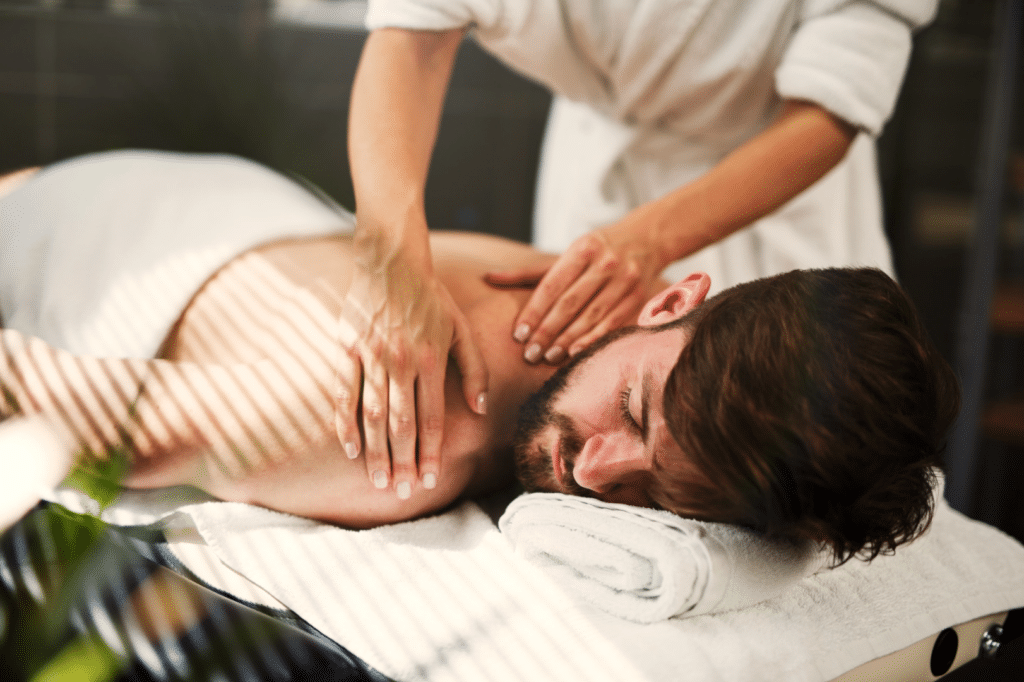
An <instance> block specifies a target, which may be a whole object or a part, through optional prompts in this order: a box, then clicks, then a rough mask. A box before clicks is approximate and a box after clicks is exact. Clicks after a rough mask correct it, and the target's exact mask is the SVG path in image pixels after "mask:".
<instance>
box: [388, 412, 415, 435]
mask: <svg viewBox="0 0 1024 682" xmlns="http://www.w3.org/2000/svg"><path fill="white" fill-rule="evenodd" d="M390 428H391V435H392V437H393V438H394V439H396V440H399V441H402V442H405V441H408V440H411V439H412V438H413V437H415V435H416V420H414V419H413V418H412V417H410V416H409V415H407V414H399V415H393V416H392V418H391V423H390Z"/></svg>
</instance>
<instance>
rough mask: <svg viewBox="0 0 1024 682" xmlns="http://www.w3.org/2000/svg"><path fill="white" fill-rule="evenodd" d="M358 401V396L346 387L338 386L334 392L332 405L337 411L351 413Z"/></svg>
mask: <svg viewBox="0 0 1024 682" xmlns="http://www.w3.org/2000/svg"><path fill="white" fill-rule="evenodd" d="M358 401H359V396H358V394H356V392H355V391H353V390H352V389H350V388H348V387H347V386H339V387H337V388H336V389H335V390H334V404H335V405H336V406H337V408H338V409H339V410H342V411H344V412H351V411H352V410H354V409H355V406H356V404H357V402H358Z"/></svg>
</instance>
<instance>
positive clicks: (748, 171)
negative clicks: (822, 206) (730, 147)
mask: <svg viewBox="0 0 1024 682" xmlns="http://www.w3.org/2000/svg"><path fill="white" fill-rule="evenodd" d="M856 134H857V130H856V128H854V127H853V126H851V125H850V124H848V123H846V122H845V121H842V120H841V119H839V118H837V117H835V116H834V115H833V114H831V113H829V112H828V111H826V110H825V109H823V108H821V107H819V106H817V105H815V104H811V103H807V102H787V103H786V106H785V108H784V110H783V112H782V113H781V114H780V115H779V117H778V118H777V119H776V120H775V121H774V122H773V123H772V124H771V125H770V126H769V127H768V128H766V129H765V130H764V131H763V132H761V133H760V134H758V135H757V136H755V137H753V138H751V139H750V140H748V141H747V142H746V143H744V144H743V145H741V146H740V147H738V148H737V149H736V150H735V151H733V152H732V153H731V154H729V155H728V156H726V157H725V158H724V159H722V161H720V162H719V163H718V164H717V165H716V166H715V167H714V168H712V169H711V170H710V171H708V172H707V173H706V174H705V175H704V176H702V177H701V178H699V179H697V180H695V181H694V182H692V183H690V184H688V185H684V186H683V187H680V188H679V189H677V190H675V191H674V192H671V193H670V194H668V195H666V196H664V197H662V198H661V199H658V200H656V201H653V202H650V203H649V204H645V205H644V206H641V207H640V208H638V209H636V213H637V214H638V215H637V216H635V217H636V218H638V219H641V220H642V221H643V224H645V225H646V226H647V228H646V230H647V231H648V234H649V236H650V237H651V238H652V243H654V244H660V245H661V246H660V252H661V256H662V260H663V261H664V262H663V265H668V264H669V263H671V262H672V261H674V260H677V259H679V258H683V257H685V256H688V255H689V254H691V253H694V252H696V251H698V250H700V249H702V248H704V247H705V246H708V245H710V244H713V243H715V242H717V241H720V240H722V239H724V238H725V237H728V236H729V235H730V234H732V233H733V232H736V231H737V230H739V229H742V228H744V227H746V226H747V225H750V224H751V223H752V222H754V221H756V220H758V219H760V218H763V217H764V216H766V215H768V214H770V213H771V212H773V211H775V210H776V209H778V208H780V207H781V206H782V205H784V204H785V203H786V202H788V201H789V200H790V199H793V198H794V197H796V196H797V195H798V194H800V193H801V192H803V191H804V190H805V189H807V188H808V187H810V186H811V185H813V184H814V183H815V182H817V181H818V180H820V179H821V178H822V177H823V176H824V175H825V174H826V173H828V172H829V171H830V170H831V169H832V168H834V167H835V166H836V164H838V163H839V162H840V161H841V160H842V159H843V157H844V156H845V155H846V152H847V150H848V149H849V148H850V145H851V144H852V142H853V139H854V137H855V136H856Z"/></svg>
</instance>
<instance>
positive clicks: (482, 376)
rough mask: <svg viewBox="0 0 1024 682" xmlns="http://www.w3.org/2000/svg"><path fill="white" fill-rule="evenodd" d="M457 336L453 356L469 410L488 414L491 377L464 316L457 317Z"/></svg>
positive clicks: (454, 339)
mask: <svg viewBox="0 0 1024 682" xmlns="http://www.w3.org/2000/svg"><path fill="white" fill-rule="evenodd" d="M454 323H455V330H454V332H455V335H454V338H453V339H452V349H451V352H452V355H453V356H454V357H455V363H456V364H457V365H458V367H459V372H460V373H461V374H462V392H463V394H464V395H465V397H466V404H467V405H469V409H470V410H472V411H473V412H475V413H477V414H486V413H487V387H488V382H489V380H490V379H489V377H488V373H487V364H486V363H485V362H484V356H483V354H482V353H481V352H480V349H479V348H478V347H477V345H476V340H475V339H474V338H473V332H472V330H470V328H469V322H468V321H467V320H466V318H465V317H464V316H462V315H457V316H455V319H454Z"/></svg>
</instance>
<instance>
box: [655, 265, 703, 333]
mask: <svg viewBox="0 0 1024 682" xmlns="http://www.w3.org/2000/svg"><path fill="white" fill-rule="evenodd" d="M710 288H711V278H710V277H708V276H707V274H705V273H703V272H695V273H693V274H692V275H690V276H689V277H687V278H686V279H682V280H679V281H678V282H676V283H675V284H673V285H672V286H670V287H669V288H667V289H665V290H664V291H662V292H661V293H659V294H658V295H656V296H655V297H654V298H652V299H651V300H650V301H648V302H647V304H646V305H645V306H644V309H643V310H642V311H640V317H639V319H637V324H639V325H640V326H641V327H654V326H657V325H659V324H665V323H667V322H672V321H673V320H678V319H679V318H680V317H682V316H683V315H685V314H686V313H688V312H690V311H691V310H693V309H694V308H695V307H697V305H698V304H699V303H700V302H701V301H703V300H704V298H705V297H706V296H707V295H708V290H709V289H710Z"/></svg>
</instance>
